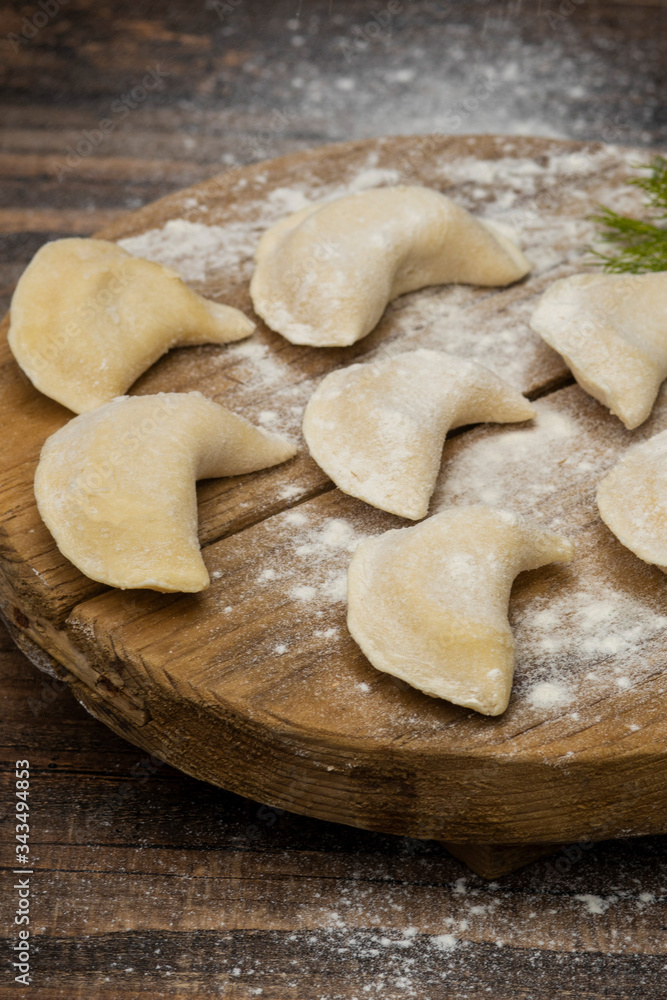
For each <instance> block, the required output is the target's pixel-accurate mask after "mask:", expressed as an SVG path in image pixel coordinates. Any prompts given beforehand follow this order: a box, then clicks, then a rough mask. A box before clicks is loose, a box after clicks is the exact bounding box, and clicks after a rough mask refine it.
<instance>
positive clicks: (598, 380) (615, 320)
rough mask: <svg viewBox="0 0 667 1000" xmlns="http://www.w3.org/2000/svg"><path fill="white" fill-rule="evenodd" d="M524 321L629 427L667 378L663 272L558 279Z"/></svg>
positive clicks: (665, 276)
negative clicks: (526, 321) (527, 322)
mask: <svg viewBox="0 0 667 1000" xmlns="http://www.w3.org/2000/svg"><path fill="white" fill-rule="evenodd" d="M530 325H531V326H532V328H533V330H535V331H536V333H539V335H540V336H541V337H542V338H543V339H544V340H546V342H547V344H549V345H550V346H551V347H553V348H554V350H556V351H558V353H559V354H560V355H562V357H563V359H564V360H565V362H566V363H567V365H568V367H569V368H570V370H571V371H572V374H573V375H574V377H575V378H576V380H577V382H578V383H579V385H580V386H581V387H582V389H585V390H586V392H588V393H590V395H591V396H593V397H594V398H595V399H598V400H599V401H600V402H601V403H604V405H605V406H607V407H609V409H610V410H611V412H612V413H613V414H615V415H616V416H617V417H619V418H620V419H621V420H622V421H623V423H624V424H625V426H626V427H627V428H628V429H629V430H631V429H632V428H634V427H638V426H639V425H640V424H641V423H643V422H644V421H645V420H646V418H647V417H648V416H649V414H650V412H651V409H652V407H653V404H654V402H655V398H656V396H657V395H658V390H659V388H660V384H661V383H662V381H663V379H664V378H665V377H667V272H664V271H663V272H656V273H654V274H575V275H573V276H572V277H571V278H562V279H561V280H560V281H556V282H554V284H553V285H551V287H550V288H548V289H547V291H546V292H545V293H544V295H543V296H542V298H541V299H540V303H539V305H538V307H537V309H536V310H535V312H534V313H533V316H532V318H531V321H530Z"/></svg>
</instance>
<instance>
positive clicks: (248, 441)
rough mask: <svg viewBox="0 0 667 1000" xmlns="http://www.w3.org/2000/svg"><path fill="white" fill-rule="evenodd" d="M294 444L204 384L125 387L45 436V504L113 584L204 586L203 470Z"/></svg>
mask: <svg viewBox="0 0 667 1000" xmlns="http://www.w3.org/2000/svg"><path fill="white" fill-rule="evenodd" d="M295 452H296V448H294V446H293V445H292V444H290V443H289V442H287V441H285V440H284V439H283V438H280V437H278V436H277V435H276V434H269V433H268V432H267V431H264V430H260V429H259V428H258V427H253V425H252V424H250V423H248V421H247V420H244V419H243V418H242V417H239V416H236V414H234V413H231V412H230V410H227V409H226V408H225V407H224V406H220V405H219V404H218V403H214V402H213V401H212V400H210V399H207V398H206V397H205V396H202V395H201V393H199V392H189V393H179V392H167V393H162V392H161V393H158V394H157V395H154V396H121V397H119V398H118V399H114V400H113V401H112V402H111V403H107V404H105V405H104V406H101V407H99V409H97V410H94V411H93V412H92V413H85V414H83V415H82V416H79V417H75V418H74V419H73V420H70V422H69V423H68V424H66V425H65V426H64V427H62V428H61V429H60V430H59V431H56V433H55V434H53V435H52V436H51V437H50V438H49V439H48V440H47V441H46V443H45V445H44V447H43V449H42V454H41V456H40V460H39V465H38V466H37V472H36V474H35V494H36V497H37V504H38V506H39V512H40V514H41V515H42V518H43V519H44V522H45V524H46V526H47V528H48V529H49V531H50V532H51V534H52V535H53V537H54V538H55V540H56V544H57V545H58V548H59V549H60V551H61V552H62V554H63V555H64V556H66V557H67V558H68V559H69V560H70V561H71V562H73V563H74V565H75V566H76V567H77V568H78V569H80V570H81V572H82V573H85V574H86V575H87V576H89V577H91V579H93V580H99V581H100V582H101V583H106V584H109V586H111V587H121V588H127V587H145V588H148V589H151V590H161V591H188V592H195V591H198V590H203V589H204V588H205V587H207V586H208V583H209V577H208V572H207V570H206V566H205V565H204V561H203V559H202V557H201V552H200V550H199V542H198V539H197V495H196V490H195V482H196V480H197V479H208V478H211V477H214V476H238V475H241V474H243V473H246V472H254V471H255V470H256V469H266V468H268V467H269V466H271V465H277V464H278V463H280V462H284V461H285V460H286V459H288V458H291V457H292V455H294V454H295Z"/></svg>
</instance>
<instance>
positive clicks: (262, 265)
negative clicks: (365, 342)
mask: <svg viewBox="0 0 667 1000" xmlns="http://www.w3.org/2000/svg"><path fill="white" fill-rule="evenodd" d="M256 258H257V267H256V269H255V273H254V274H253V278H252V282H251V285H250V294H251V296H252V302H253V306H254V308H255V312H257V313H258V315H260V316H261V317H262V319H263V320H265V321H266V323H267V324H268V325H269V326H270V327H271V329H272V330H277V331H278V333H282V335H283V336H284V337H286V338H287V339H288V340H290V341H291V342H292V343H293V344H312V345H314V346H316V347H337V346H343V345H346V344H353V343H354V342H355V341H357V340H359V339H360V338H361V337H364V336H365V335H366V334H367V333H369V332H370V331H371V330H372V329H373V327H374V326H375V325H376V324H377V322H378V320H379V319H380V317H381V316H382V313H383V312H384V309H385V307H386V305H387V303H388V302H390V301H391V300H392V299H395V298H396V296H398V295H403V294H404V293H405V292H412V291H414V290H415V289H417V288H423V287H424V286H425V285H440V284H443V283H445V282H459V283H463V284H468V285H509V284H511V282H513V281H517V280H518V279H519V278H522V277H523V276H524V275H526V274H527V273H528V271H529V270H530V265H529V264H528V261H527V260H526V258H525V257H524V255H523V254H522V253H521V251H520V250H519V248H518V247H517V246H516V245H515V244H514V243H513V242H512V241H511V240H510V239H509V238H508V237H507V236H506V235H504V234H503V233H501V232H500V231H499V230H498V229H496V227H495V226H493V225H492V223H486V222H480V221H478V220H477V219H475V218H473V216H472V215H470V214H469V213H468V212H466V210H465V209H464V208H461V207H460V206H459V205H456V204H455V203H454V202H453V201H452V200H451V199H450V198H447V197H446V196H445V195H443V194H440V192H439V191H431V190H429V189H428V188H422V187H411V186H401V187H386V188H376V189H373V190H369V191H361V192H359V193H358V194H352V195H347V196H345V197H342V198H337V199H335V200H333V201H326V202H324V203H320V204H315V205H309V206H308V207H307V208H304V209H302V210H301V211H300V212H296V213H295V214H294V215H290V216H289V217H288V218H286V219H283V220H282V221H281V222H279V223H277V224H276V225H275V226H273V227H272V228H271V229H269V230H268V232H266V233H265V234H264V236H263V237H262V239H261V241H260V244H259V247H258V249H257V254H256Z"/></svg>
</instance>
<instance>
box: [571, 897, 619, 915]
mask: <svg viewBox="0 0 667 1000" xmlns="http://www.w3.org/2000/svg"><path fill="white" fill-rule="evenodd" d="M574 898H575V899H578V900H579V901H580V902H581V903H585V904H586V911H587V912H588V913H595V914H603V913H606V911H607V910H608V909H609V906H610V904H611V903H613V902H614V901H615V899H616V897H615V896H609V898H608V899H604V898H603V897H602V896H594V895H592V893H590V892H583V893H579V894H578V895H576V896H575V897H574Z"/></svg>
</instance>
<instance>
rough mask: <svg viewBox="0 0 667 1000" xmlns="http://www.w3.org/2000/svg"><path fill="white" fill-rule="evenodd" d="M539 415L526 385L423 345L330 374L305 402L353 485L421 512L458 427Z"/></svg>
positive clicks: (328, 467)
mask: <svg viewBox="0 0 667 1000" xmlns="http://www.w3.org/2000/svg"><path fill="white" fill-rule="evenodd" d="M534 416H535V410H534V409H533V407H532V406H531V405H530V403H529V402H528V400H527V399H525V398H524V397H523V396H522V395H521V393H520V392H518V391H517V390H516V389H513V388H512V387H511V386H510V385H508V384H507V383H506V382H504V381H503V380H502V379H501V378H499V377H498V375H495V374H494V373H493V372H491V371H489V370H488V369H487V368H484V367H482V365H479V364H477V363H476V362H475V361H468V360H467V359H465V358H458V357H455V356H454V355H452V354H445V353H444V352H441V351H430V350H423V349H422V350H417V351H410V352H406V353H404V354H397V355H395V356H394V357H393V358H389V359H384V360H381V361H376V362H371V363H370V364H356V365H350V366H349V367H348V368H341V369H339V370H338V371H335V372H332V373H331V374H330V375H327V376H326V378H324V379H323V380H322V382H320V384H319V386H318V387H317V389H316V390H315V392H314V394H313V396H312V397H311V399H310V402H309V403H308V406H307V407H306V411H305V414H304V420H303V433H304V436H305V438H306V441H307V443H308V447H309V449H310V453H311V455H312V456H313V458H314V459H315V461H316V462H317V464H318V465H319V466H320V467H321V468H322V469H323V470H324V471H325V472H326V473H327V475H328V476H330V477H331V478H332V479H333V481H334V482H335V483H336V485H337V486H338V487H340V489H342V490H343V491H344V492H345V493H349V494H350V495H351V496H355V497H359V499H361V500H365V502H366V503H369V504H372V505H373V506H374V507H380V508H381V509H382V510H387V511H389V512H390V513H392V514H398V515H399V516H400V517H409V518H412V519H413V520H418V519H419V518H422V517H425V516H426V513H427V511H428V504H429V499H430V497H431V494H432V492H433V489H434V487H435V483H436V479H437V476H438V471H439V469H440V462H441V459H442V448H443V444H444V442H445V437H446V435H447V432H448V430H450V428H452V427H460V426H462V425H464V424H470V423H476V422H478V421H487V420H496V421H499V422H503V423H505V422H513V421H519V420H530V419H531V417H534Z"/></svg>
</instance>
